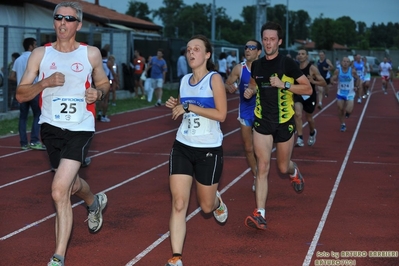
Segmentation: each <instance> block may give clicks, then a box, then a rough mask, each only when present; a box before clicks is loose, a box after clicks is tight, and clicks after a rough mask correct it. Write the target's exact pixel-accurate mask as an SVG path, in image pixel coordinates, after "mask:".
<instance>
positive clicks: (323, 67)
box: [317, 51, 334, 109]
mask: <svg viewBox="0 0 399 266" xmlns="http://www.w3.org/2000/svg"><path fill="white" fill-rule="evenodd" d="M319 58H320V59H319V60H317V68H318V69H319V72H320V74H321V76H322V77H323V78H324V79H325V81H326V83H327V86H325V87H321V86H317V102H318V104H317V107H318V108H319V109H322V108H323V97H328V90H329V86H330V78H331V74H330V71H332V70H334V66H333V65H332V63H331V61H330V59H327V58H326V54H325V52H324V51H320V52H319Z"/></svg>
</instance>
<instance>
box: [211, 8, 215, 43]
mask: <svg viewBox="0 0 399 266" xmlns="http://www.w3.org/2000/svg"><path fill="white" fill-rule="evenodd" d="M215 6H216V5H215V0H213V4H212V26H211V41H212V43H214V42H215V8H216V7H215Z"/></svg>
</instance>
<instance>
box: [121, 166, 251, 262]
mask: <svg viewBox="0 0 399 266" xmlns="http://www.w3.org/2000/svg"><path fill="white" fill-rule="evenodd" d="M249 171H251V168H248V169H246V170H245V171H244V172H242V173H241V174H240V175H239V176H237V177H236V178H235V179H234V180H233V181H231V182H230V183H229V184H228V185H227V186H225V187H224V188H223V189H222V190H221V191H220V194H223V193H224V192H226V191H227V190H228V189H230V188H231V187H232V186H233V185H234V184H235V183H237V182H238V181H239V180H240V179H241V178H242V177H243V176H245V175H246V174H247V173H248V172H249ZM200 211H201V208H200V207H198V208H197V209H195V210H194V211H193V212H192V213H190V214H189V215H188V216H187V217H186V222H188V221H189V220H191V218H193V217H194V216H195V215H197V214H198V213H199V212H200ZM169 235H170V231H168V232H166V233H164V234H163V235H162V236H161V237H160V238H158V239H157V240H155V241H154V242H153V243H152V244H151V245H149V246H148V247H147V248H145V249H144V250H143V251H142V252H140V253H139V254H138V255H137V256H136V257H135V258H134V259H132V260H131V261H129V262H128V263H127V264H126V266H131V265H134V264H136V263H137V262H138V261H140V260H141V259H142V258H144V256H145V255H147V254H148V253H150V252H151V251H152V250H153V249H155V248H156V247H157V246H158V245H159V244H161V243H162V242H163V241H164V240H165V239H167V238H168V237H169Z"/></svg>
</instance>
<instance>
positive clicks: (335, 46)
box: [295, 40, 349, 50]
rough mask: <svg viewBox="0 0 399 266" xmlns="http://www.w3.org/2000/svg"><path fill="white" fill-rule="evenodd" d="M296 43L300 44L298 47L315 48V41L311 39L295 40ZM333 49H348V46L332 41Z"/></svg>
mask: <svg viewBox="0 0 399 266" xmlns="http://www.w3.org/2000/svg"><path fill="white" fill-rule="evenodd" d="M295 42H296V43H298V44H299V45H300V47H302V48H304V49H315V48H316V43H315V42H313V41H311V40H295ZM333 49H334V50H348V49H349V47H347V46H346V45H342V44H338V43H334V44H333Z"/></svg>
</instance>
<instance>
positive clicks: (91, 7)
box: [24, 0, 162, 31]
mask: <svg viewBox="0 0 399 266" xmlns="http://www.w3.org/2000/svg"><path fill="white" fill-rule="evenodd" d="M24 2H29V3H31V4H34V5H38V6H42V7H45V8H51V9H54V8H55V6H56V5H58V4H59V3H61V2H65V1H64V0H36V1H33V0H29V1H24ZM76 2H79V3H80V4H81V5H82V8H83V17H84V19H85V20H91V21H95V22H98V23H101V24H103V26H104V25H108V24H110V23H111V24H118V25H123V26H125V27H128V28H133V29H139V30H153V31H154V30H155V31H160V30H161V29H162V26H159V25H157V24H155V23H152V22H149V21H146V20H143V19H140V18H135V17H132V16H129V15H126V14H122V13H118V12H116V11H115V10H112V9H109V8H107V7H104V6H101V5H96V4H94V3H89V2H86V1H82V0H76Z"/></svg>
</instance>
